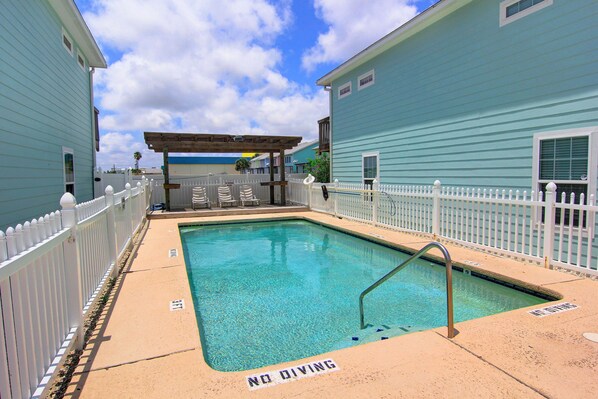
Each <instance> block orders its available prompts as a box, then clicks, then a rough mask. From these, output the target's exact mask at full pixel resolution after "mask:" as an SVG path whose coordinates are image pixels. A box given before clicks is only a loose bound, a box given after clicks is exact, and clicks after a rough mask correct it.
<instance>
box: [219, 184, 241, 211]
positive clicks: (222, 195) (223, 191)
mask: <svg viewBox="0 0 598 399" xmlns="http://www.w3.org/2000/svg"><path fill="white" fill-rule="evenodd" d="M218 206H219V207H220V208H224V207H225V206H237V200H236V199H234V198H233V196H232V194H231V193H230V187H229V186H220V187H218Z"/></svg>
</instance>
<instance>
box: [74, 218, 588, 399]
mask: <svg viewBox="0 0 598 399" xmlns="http://www.w3.org/2000/svg"><path fill="white" fill-rule="evenodd" d="M285 216H289V217H297V216H299V217H303V218H308V219H313V220H316V221H320V222H323V223H326V224H331V225H335V226H338V227H341V228H343V229H348V230H351V231H354V232H356V233H360V234H364V235H369V236H375V237H378V238H379V239H381V240H384V241H387V242H391V243H394V244H398V245H401V246H403V247H408V248H411V249H414V250H417V249H419V248H421V247H423V246H424V245H425V244H427V243H428V242H429V241H430V240H429V239H428V238H423V237H418V236H414V235H409V234H402V233H397V232H393V231H390V230H386V229H381V228H375V227H372V226H369V225H364V224H360V223H357V222H352V221H347V220H341V219H336V218H333V217H332V216H329V215H323V214H319V213H314V212H303V213H292V214H291V213H290V214H277V215H271V217H285ZM264 217H266V216H264V215H252V216H221V217H207V218H201V221H207V220H214V221H216V220H237V219H260V218H264ZM199 220H200V219H197V218H195V219H189V218H188V219H165V220H151V221H150V222H149V224H148V226H147V230H146V231H145V232H144V233H143V234H144V235H143V237H142V241H141V243H140V245H139V248H138V251H137V252H136V254H135V255H134V258H133V260H132V263H130V265H129V266H128V267H127V268H126V270H125V272H124V273H123V274H122V275H121V277H120V278H119V280H118V282H117V285H116V287H115V289H114V291H113V294H112V296H111V298H110V301H109V303H108V305H107V306H106V309H105V311H104V313H103V314H102V317H101V320H100V321H99V323H98V326H97V329H96V331H95V333H94V336H93V337H92V339H91V341H90V343H89V344H88V346H87V348H86V351H85V353H84V356H83V358H82V359H81V363H80V365H79V367H78V368H77V370H76V372H75V375H74V377H73V380H72V382H71V385H70V386H69V389H68V391H67V395H66V397H72V398H79V397H81V398H119V399H124V398H177V399H182V398H254V397H255V398H258V397H260V398H343V399H348V398H437V397H448V398H596V397H598V343H594V342H591V341H589V340H587V339H585V338H584V337H583V336H582V334H583V333H584V332H596V333H598V282H596V281H593V280H590V279H586V278H581V277H576V276H574V275H571V274H566V273H561V272H557V271H552V270H546V269H544V268H541V267H539V266H537V265H532V264H530V263H522V262H519V261H516V260H513V259H508V258H504V257H499V256H494V255H490V254H487V253H482V252H478V251H471V250H467V249H463V248H461V247H458V246H453V245H447V247H448V249H449V251H450V253H451V256H452V257H453V260H454V261H455V262H461V263H463V264H464V265H465V266H466V267H467V268H469V269H474V270H477V271H480V272H482V273H485V274H490V275H500V276H502V277H501V278H502V279H505V280H510V281H514V282H518V284H520V285H526V286H529V287H534V288H536V289H541V290H543V291H545V292H551V293H553V294H555V295H558V296H562V298H563V299H562V300H560V301H556V302H555V303H561V302H564V301H569V302H572V303H574V304H576V305H577V306H578V308H577V309H574V310H570V311H566V312H562V313H557V314H553V315H550V316H546V317H542V318H539V317H535V316H532V315H530V314H529V313H528V312H527V311H528V310H530V309H518V310H514V311H511V312H506V313H502V314H498V315H494V316H489V317H485V318H481V319H476V320H470V321H467V322H463V323H457V324H456V328H457V330H458V332H459V333H458V335H457V336H456V337H455V338H454V339H452V340H449V339H448V338H446V328H445V327H443V328H437V329H434V330H429V331H424V332H419V333H413V334H409V335H405V336H402V337H396V338H391V339H388V340H384V341H378V342H374V343H371V344H365V345H360V346H357V347H354V348H349V349H343V350H340V351H335V352H330V353H326V354H322V355H318V356H314V357H313V358H309V359H301V360H298V361H294V362H289V363H285V364H281V365H274V366H268V367H264V368H263V369H259V370H249V371H244V372H228V373H224V372H218V371H214V370H212V369H211V368H210V367H209V366H207V365H206V363H205V362H204V360H203V355H202V350H201V343H200V339H199V332H198V327H197V322H196V319H195V314H194V310H193V301H192V298H191V292H190V288H189V282H188V279H187V273H186V269H185V265H184V257H183V255H182V247H181V242H180V238H179V233H178V224H180V223H192V222H194V221H195V222H196V223H197V222H198V221H199ZM172 248H176V249H178V251H179V256H178V257H172V258H170V257H169V256H168V252H169V250H170V249H172ZM471 264H477V266H476V267H472V266H469V265H471ZM173 299H184V300H185V306H186V307H185V309H184V310H180V311H175V312H173V311H170V310H169V303H170V301H171V300H173ZM542 306H546V305H541V306H539V307H542ZM533 308H538V306H536V307H533ZM328 358H331V359H333V360H334V362H335V364H336V365H338V368H339V369H340V370H338V371H335V372H330V373H326V374H322V375H316V376H314V377H312V378H303V379H301V380H297V381H292V382H288V383H285V384H279V385H275V386H271V387H265V388H263V389H258V390H253V391H250V390H249V389H248V385H247V379H246V377H247V376H249V375H253V374H263V373H265V372H268V371H276V370H280V369H284V368H287V367H293V366H298V365H302V364H306V363H309V362H310V361H320V360H323V359H328Z"/></svg>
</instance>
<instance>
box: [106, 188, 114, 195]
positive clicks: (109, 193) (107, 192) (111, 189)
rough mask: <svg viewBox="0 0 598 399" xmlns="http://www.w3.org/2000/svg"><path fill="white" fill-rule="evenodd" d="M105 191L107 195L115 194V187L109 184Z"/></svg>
mask: <svg viewBox="0 0 598 399" xmlns="http://www.w3.org/2000/svg"><path fill="white" fill-rule="evenodd" d="M104 192H105V193H106V195H112V194H114V188H112V186H108V187H106V190H104Z"/></svg>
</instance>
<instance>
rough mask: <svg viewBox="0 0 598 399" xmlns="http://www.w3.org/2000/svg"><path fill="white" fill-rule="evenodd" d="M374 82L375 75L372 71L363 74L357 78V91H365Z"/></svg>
mask: <svg viewBox="0 0 598 399" xmlns="http://www.w3.org/2000/svg"><path fill="white" fill-rule="evenodd" d="M374 82H375V75H374V70H373V69H372V70H371V71H369V72H366V73H364V74H363V75H361V76H360V77H359V78H357V90H361V89H365V88H366V87H369V86H371V85H373V84H374Z"/></svg>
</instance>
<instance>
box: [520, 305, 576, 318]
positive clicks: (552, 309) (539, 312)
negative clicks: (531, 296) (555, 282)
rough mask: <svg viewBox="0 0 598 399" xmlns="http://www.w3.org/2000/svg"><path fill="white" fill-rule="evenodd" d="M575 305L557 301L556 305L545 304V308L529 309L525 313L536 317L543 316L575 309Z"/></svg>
mask: <svg viewBox="0 0 598 399" xmlns="http://www.w3.org/2000/svg"><path fill="white" fill-rule="evenodd" d="M577 307H578V306H577V305H576V304H574V303H571V302H563V303H559V304H558V305H552V306H546V307H545V308H541V309H534V310H530V311H528V312H527V313H529V314H531V315H533V316H536V317H544V316H550V315H551V314H555V313H561V312H566V311H568V310H573V309H577Z"/></svg>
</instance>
